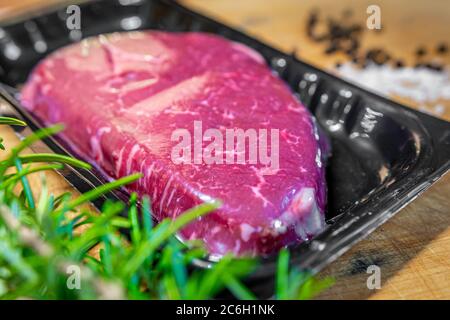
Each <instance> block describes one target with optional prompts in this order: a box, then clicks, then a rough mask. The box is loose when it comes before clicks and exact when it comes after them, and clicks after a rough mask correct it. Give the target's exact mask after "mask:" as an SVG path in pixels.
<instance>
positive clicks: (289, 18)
mask: <svg viewBox="0 0 450 320" xmlns="http://www.w3.org/2000/svg"><path fill="white" fill-rule="evenodd" d="M52 2H53V3H54V2H57V1H42V0H23V1H20V2H15V3H13V2H11V1H4V0H0V20H1V19H5V18H10V17H11V16H12V15H14V14H20V13H23V12H25V11H27V10H30V9H36V8H38V7H41V6H43V5H48V4H49V3H52ZM65 2H66V3H67V1H65ZM181 2H182V3H183V4H185V5H187V6H189V7H191V8H194V9H196V10H198V11H201V12H203V13H205V14H206V15H209V16H211V17H214V18H216V19H218V20H221V21H223V22H225V23H227V24H229V25H232V26H234V27H236V28H239V29H241V30H243V31H245V32H248V33H249V34H251V35H252V36H255V37H257V38H259V39H261V40H263V41H265V42H267V43H268V44H270V45H272V46H275V47H277V48H279V49H281V50H284V51H286V52H292V51H293V50H295V51H296V53H297V55H298V57H299V58H300V59H303V60H305V61H307V62H309V63H311V64H313V65H316V66H318V67H320V68H323V69H326V70H328V71H330V72H334V69H333V68H334V65H335V63H336V62H337V61H344V59H345V57H344V56H342V55H326V54H324V47H323V45H321V44H317V43H314V42H312V41H310V40H309V39H308V38H307V37H306V29H305V19H306V17H307V15H308V13H309V12H310V10H312V9H313V8H316V9H319V10H320V12H321V14H324V15H331V16H338V15H340V14H341V13H342V12H343V11H344V10H345V9H348V8H351V9H352V11H353V13H354V17H355V18H356V19H360V21H365V19H366V18H367V14H366V8H367V6H368V5H369V4H372V1H365V0H360V1H350V0H343V1H332V0H315V1H313V0H309V1H306V0H305V1H299V0H270V1H269V0H267V1H261V0H240V1H237V0H183V1H181ZM377 5H379V6H380V8H381V13H382V25H383V28H382V32H378V33H376V32H365V34H364V38H363V41H362V45H363V47H367V48H370V47H373V46H376V47H382V48H387V49H389V52H390V53H392V54H394V55H395V56H396V57H399V58H402V59H404V60H405V61H406V62H407V63H413V62H414V61H415V57H414V51H415V50H416V48H417V46H419V45H423V46H425V47H429V48H432V47H434V46H435V45H436V44H437V43H438V42H441V41H449V40H450V39H449V33H448V30H449V27H450V1H446V0H436V1H418V0H415V1H407V0H397V1H387V0H383V1H381V0H380V1H377ZM443 62H444V63H445V64H446V65H447V67H448V66H449V65H450V57H449V55H448V54H447V56H445V57H444V58H443ZM392 99H394V100H397V101H399V102H402V103H404V104H407V105H409V106H411V107H413V108H417V107H418V105H417V103H415V102H414V101H410V100H408V99H404V98H400V97H392ZM440 103H441V104H442V105H443V106H444V112H443V113H441V114H439V116H441V117H442V118H444V119H446V120H450V101H440ZM0 136H2V137H4V138H5V142H6V143H5V145H6V147H7V148H11V147H12V146H14V145H15V144H17V142H18V140H17V138H16V136H15V135H14V133H13V132H12V131H11V130H10V129H9V128H7V127H0ZM47 176H48V177H49V178H48V179H49V183H48V184H49V188H50V190H51V191H53V192H55V193H57V194H60V193H62V192H65V191H68V190H71V187H70V186H69V185H68V184H67V182H66V181H65V180H63V179H62V178H60V176H59V175H57V174H56V173H54V172H50V173H48V174H47ZM39 181H40V179H38V178H37V177H36V178H34V179H33V181H32V184H33V185H36V186H38V185H39V183H40V182H39ZM449 196H450V175H447V176H446V177H444V178H442V179H441V180H440V181H438V182H437V183H436V184H435V185H433V186H432V187H431V188H430V189H429V190H427V191H426V192H425V193H424V194H423V195H422V196H420V197H419V198H418V199H416V200H415V201H414V202H413V203H411V204H410V205H408V206H407V207H406V208H404V209H403V210H401V211H400V212H399V213H398V214H397V215H396V216H395V217H394V218H392V219H391V220H389V221H388V222H387V223H385V224H384V225H383V226H381V227H380V228H378V229H377V230H376V231H375V232H373V233H372V234H371V235H370V236H369V237H368V238H366V239H365V240H363V241H361V242H359V243H358V244H357V245H356V246H354V247H353V248H352V249H351V250H350V251H348V252H347V253H345V254H344V255H343V256H342V257H341V258H339V259H338V260H337V261H335V262H333V263H332V264H330V265H329V267H327V268H326V269H325V270H323V271H322V272H321V273H320V276H325V275H331V276H333V277H335V279H336V283H335V285H334V286H333V287H332V288H330V289H329V290H327V291H326V292H324V293H322V294H321V295H320V296H319V297H318V298H319V299H450V197H449ZM373 264H375V265H378V266H379V267H380V268H381V289H376V290H369V289H368V288H367V284H366V281H367V278H368V276H369V274H367V272H366V271H367V267H368V266H370V265H373Z"/></svg>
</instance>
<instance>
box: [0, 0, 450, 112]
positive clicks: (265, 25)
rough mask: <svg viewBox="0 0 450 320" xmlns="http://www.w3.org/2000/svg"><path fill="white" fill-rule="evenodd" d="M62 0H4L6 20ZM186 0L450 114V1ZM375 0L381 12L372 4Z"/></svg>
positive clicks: (404, 99) (310, 58)
mask: <svg viewBox="0 0 450 320" xmlns="http://www.w3.org/2000/svg"><path fill="white" fill-rule="evenodd" d="M123 1H129V2H130V1H131V2H132V1H138V0H123ZM58 2H59V3H61V2H63V3H72V2H74V1H72V2H71V1H57V0H46V1H43V0H21V1H16V2H14V1H9V0H0V20H5V19H11V17H13V16H15V15H17V14H21V13H24V12H27V11H30V10H31V11H33V10H36V9H39V8H42V6H43V5H44V6H45V5H51V4H54V3H58ZM75 2H80V1H75ZM179 2H180V3H182V4H184V5H186V6H188V7H191V8H193V9H196V10H198V11H201V12H202V13H204V14H206V15H208V16H211V17H213V18H215V19H217V20H220V21H222V22H224V23H226V24H228V25H232V26H234V27H235V28H238V29H240V30H242V31H245V32H247V33H249V34H251V35H253V36H255V37H257V38H259V39H261V40H263V41H264V42H267V43H268V44H270V45H272V46H275V47H277V48H279V49H281V50H283V51H285V52H292V53H295V54H296V56H297V57H298V58H299V59H301V60H304V61H306V62H308V63H310V64H313V65H315V66H317V67H319V68H322V69H326V70H328V71H329V72H333V73H336V74H338V75H340V76H342V77H345V78H347V79H348V80H351V81H354V82H356V83H359V84H360V85H364V86H366V87H368V88H370V89H372V90H374V91H376V92H378V93H379V94H383V95H386V96H389V97H392V98H393V99H394V100H396V101H398V102H401V103H403V104H407V105H409V106H412V107H414V108H417V109H419V110H421V111H423V112H428V113H430V114H433V115H435V116H438V117H441V118H444V119H446V120H450V82H449V77H448V69H449V65H450V52H449V51H450V50H449V45H450V36H449V30H450V1H448V0H433V1H426V0H414V1H408V0H396V1H387V0H381V1H377V2H376V3H374V2H373V1H370V0H358V1H350V0H340V1H334V0H314V1H300V0H267V1H260V0H239V1H238V0H180V1H179ZM373 5H376V6H377V7H378V9H379V12H375V11H371V10H370V8H371V7H370V6H373ZM368 10H369V12H368ZM377 13H379V20H380V22H381V25H380V27H381V28H380V29H373V30H371V29H369V28H368V26H367V22H368V20H369V22H370V21H371V22H374V20H373V19H374V15H373V14H377ZM373 62H375V63H373Z"/></svg>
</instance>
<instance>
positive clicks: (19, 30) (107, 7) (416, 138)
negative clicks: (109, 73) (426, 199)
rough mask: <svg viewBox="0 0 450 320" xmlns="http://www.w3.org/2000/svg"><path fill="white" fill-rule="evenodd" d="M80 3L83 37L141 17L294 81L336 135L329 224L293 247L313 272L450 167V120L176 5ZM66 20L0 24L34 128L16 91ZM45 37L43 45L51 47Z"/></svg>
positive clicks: (264, 274) (46, 17) (8, 93)
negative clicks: (198, 36) (255, 59)
mask: <svg viewBox="0 0 450 320" xmlns="http://www.w3.org/2000/svg"><path fill="white" fill-rule="evenodd" d="M80 8H81V31H82V36H83V38H84V37H88V36H93V35H97V34H100V33H109V32H115V31H123V30H124V27H125V28H126V27H127V24H124V23H123V21H126V20H124V19H127V18H130V17H134V18H133V19H134V21H135V22H136V21H138V22H139V23H137V24H136V25H138V29H160V30H166V31H204V32H211V33H215V34H219V35H222V36H224V37H226V38H229V39H231V40H234V41H238V42H241V43H244V44H246V45H247V46H250V47H252V48H254V49H255V50H257V51H258V52H260V53H261V54H262V55H263V56H264V57H265V59H266V60H267V62H268V63H269V64H270V65H271V66H272V68H273V70H274V71H275V72H277V73H278V74H279V76H280V77H281V78H282V79H284V80H285V81H286V82H287V83H288V84H289V85H290V87H291V88H292V90H293V92H294V93H295V94H296V95H298V97H299V98H300V100H301V101H302V102H303V103H304V104H305V105H306V106H307V107H308V108H309V109H310V110H311V112H312V113H313V114H314V115H315V117H316V119H317V121H318V123H319V124H320V125H321V127H322V128H323V129H324V131H325V132H326V133H327V134H328V136H329V137H330V138H331V139H330V140H331V143H332V150H333V152H332V157H331V158H330V161H329V163H328V167H327V182H328V189H329V195H328V198H329V201H328V209H327V220H328V223H329V226H328V227H327V229H326V230H325V231H323V232H322V233H321V234H319V235H318V236H316V237H315V238H314V239H312V240H311V241H308V242H305V243H302V244H299V245H296V246H294V247H293V248H292V249H291V255H292V264H294V265H296V266H298V267H301V268H303V269H305V270H308V271H310V272H311V273H316V272H318V271H319V270H320V269H322V268H323V267H324V266H325V265H327V264H328V263H330V262H331V261H333V260H335V259H336V258H337V257H339V256H340V255H342V254H343V253H344V252H345V251H347V250H348V249H349V248H350V247H351V246H352V245H354V244H355V243H356V242H357V241H358V240H361V239H363V238H364V237H366V236H367V235H368V234H369V233H370V232H372V231H373V230H374V229H375V228H376V227H378V226H380V225H381V224H382V223H383V222H385V221H386V220H388V219H389V218H390V217H392V216H393V215H394V214H395V213H396V212H398V211H399V210H400V209H401V208H403V207H404V206H406V205H407V204H408V203H409V202H411V201H412V200H413V199H414V198H416V197H417V196H418V195H419V194H420V193H422V192H423V191H424V190H426V189H427V188H428V187H429V186H431V184H432V183H434V182H435V181H436V180H437V179H439V178H440V177H441V176H442V175H444V174H445V173H446V172H447V171H448V170H449V168H450V123H448V122H445V121H442V120H439V119H436V118H434V117H431V116H429V115H426V114H423V113H420V112H417V111H414V110H412V109H409V108H407V107H404V106H402V105H400V104H397V103H395V102H392V101H390V100H387V99H385V98H383V97H380V96H377V95H375V94H373V93H370V92H368V91H365V90H363V89H361V88H359V87H357V86H355V85H353V84H350V83H347V82H345V81H343V80H341V79H339V78H336V77H334V76H332V75H330V74H328V73H326V72H323V71H321V70H318V69H317V68H315V67H313V66H311V65H308V64H306V63H304V62H301V61H299V60H297V59H296V58H295V57H293V56H291V55H289V54H285V53H282V52H280V51H278V50H276V49H273V48H271V47H269V46H267V45H265V44H263V43H261V42H259V41H257V40H255V39H253V38H251V37H249V36H247V35H245V34H243V33H241V32H239V31H237V30H234V29H232V28H229V27H227V26H225V25H223V24H220V23H218V22H216V21H214V20H211V19H209V18H206V17H204V16H202V15H199V14H198V13H195V12H192V11H190V10H188V9H186V8H184V7H182V6H180V5H178V4H176V3H174V2H171V1H164V0H141V1H128V2H126V1H90V2H86V3H83V4H80ZM66 17H67V14H66V7H61V6H60V7H55V8H53V9H50V10H48V11H47V12H45V13H39V14H36V15H33V16H27V17H23V18H20V19H18V20H16V21H12V22H9V23H6V24H3V25H2V26H1V27H0V82H2V84H1V85H0V94H1V96H2V97H3V98H4V99H5V100H7V101H8V102H9V103H11V105H12V106H13V107H14V109H15V110H16V112H18V113H19V114H20V115H21V116H22V117H23V118H24V120H26V121H27V122H28V123H29V124H30V127H31V128H32V129H37V128H40V127H41V122H40V121H39V119H36V118H34V117H33V115H32V114H30V113H28V112H27V111H26V110H25V109H24V108H22V107H21V105H20V103H19V102H18V99H17V93H18V90H17V88H18V87H20V85H21V84H23V83H24V81H26V79H27V77H28V75H29V73H30V72H31V70H32V68H33V67H34V66H35V65H36V63H37V62H38V61H39V60H40V59H42V58H43V57H44V56H45V55H47V54H48V53H49V52H51V51H53V50H55V49H57V48H60V47H62V46H64V45H67V44H69V43H71V38H70V37H69V32H70V30H68V29H67V28H66V20H65V19H66ZM128 25H129V24H128ZM39 41H43V42H44V43H45V47H46V50H45V51H44V52H40V51H39V49H41V51H42V43H41V44H40V45H38V44H37V43H38V42H39ZM12 53H13V54H12ZM280 62H282V63H280ZM45 143H46V145H47V147H49V148H50V149H52V150H53V151H54V152H57V153H62V154H68V155H74V154H73V152H71V151H70V147H69V146H67V145H65V144H64V142H63V141H60V140H58V139H57V138H56V139H54V138H49V139H46V140H45ZM74 156H76V155H74ZM62 174H63V175H64V176H65V177H66V179H67V180H68V181H69V182H70V183H71V184H73V185H74V186H75V187H76V188H77V189H79V190H80V191H82V192H84V191H87V190H89V189H91V188H95V187H96V186H98V185H100V184H102V183H104V181H105V177H103V176H102V175H101V173H100V172H98V171H95V170H94V171H92V172H88V171H86V170H80V169H74V168H69V170H66V171H63V172H62ZM106 197H112V198H119V199H125V194H124V192H123V190H122V191H117V192H112V193H110V194H108V195H107V196H106ZM104 199H105V198H102V199H99V200H98V201H97V202H96V203H95V205H97V206H101V204H102V202H103V201H104ZM208 263H210V262H208V261H199V262H198V263H197V265H198V266H200V267H202V266H207V265H208ZM274 270H275V257H269V258H264V259H263V263H262V264H261V267H260V268H259V269H258V270H256V271H255V273H254V274H252V276H251V277H250V280H249V282H250V283H251V284H252V285H253V286H254V288H255V289H256V290H257V292H258V293H259V295H260V296H261V297H268V296H270V295H271V293H272V288H273V286H272V284H273V283H272V278H273V277H272V276H273V274H274Z"/></svg>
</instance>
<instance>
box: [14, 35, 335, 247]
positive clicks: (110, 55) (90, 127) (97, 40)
mask: <svg viewBox="0 0 450 320" xmlns="http://www.w3.org/2000/svg"><path fill="white" fill-rule="evenodd" d="M21 102H22V104H23V105H24V106H25V107H27V108H28V109H29V110H30V111H31V112H32V113H33V114H35V115H36V116H38V117H39V118H40V119H42V120H43V121H44V122H45V123H46V124H47V125H49V124H52V123H63V124H64V125H65V127H66V129H65V131H64V133H63V137H64V139H65V140H66V141H67V143H68V144H69V145H70V146H71V148H72V149H74V150H76V151H77V153H78V154H81V155H83V156H84V158H86V159H90V160H91V162H93V164H95V165H96V166H97V167H99V168H100V169H101V170H103V171H104V172H106V173H107V174H108V176H110V177H113V178H119V177H122V176H125V175H128V174H131V173H134V172H141V173H142V174H143V178H141V179H140V180H139V181H138V182H137V183H136V184H134V185H132V186H131V187H130V188H129V189H130V190H133V191H137V192H138V193H139V194H140V195H141V196H143V195H149V196H150V198H151V200H152V204H153V208H152V209H153V212H154V214H155V215H156V217H157V219H158V220H160V219H163V218H166V217H171V218H173V217H176V216H178V215H179V214H181V213H182V212H184V211H186V210H188V209H190V208H192V207H194V206H195V205H198V204H200V203H202V202H204V201H212V200H216V199H217V200H220V201H221V202H222V203H223V205H222V207H221V208H220V209H218V210H216V212H213V213H211V214H209V215H207V216H205V217H202V218H201V219H199V220H198V221H196V222H194V223H191V224H190V225H189V226H187V227H186V228H185V229H184V230H182V232H181V234H182V236H183V238H185V239H201V240H203V241H204V242H205V244H206V245H207V247H208V249H209V251H210V253H212V254H215V255H223V254H226V253H230V252H231V253H234V254H251V255H258V254H267V253H271V252H273V251H275V250H276V249H279V248H280V247H282V246H284V245H288V244H291V243H293V242H296V241H302V240H308V239H309V238H310V237H312V236H314V235H316V234H317V233H318V232H320V231H322V229H323V228H324V226H325V215H324V212H325V202H326V185H325V164H324V159H323V158H324V156H323V155H324V152H322V150H321V149H320V147H319V145H320V144H319V141H318V140H319V134H318V129H317V128H316V126H315V123H314V121H313V120H312V117H311V114H310V113H309V111H308V110H307V109H306V108H305V107H304V106H303V105H302V104H301V103H300V102H299V101H298V99H297V98H296V97H294V95H293V93H292V92H291V91H290V88H289V87H288V86H287V85H286V84H285V83H284V82H283V81H282V80H281V79H279V78H278V77H277V76H276V75H274V74H273V73H272V72H271V70H270V68H269V67H268V66H267V64H266V63H265V61H264V58H263V57H262V56H260V55H259V54H258V53H256V52H254V51H253V50H252V49H250V48H248V47H246V46H245V45H243V44H239V43H236V42H232V41H229V40H226V39H224V38H222V37H219V36H215V35H210V34H206V33H168V32H155V31H149V32H128V33H113V34H107V35H100V36H98V37H92V38H88V39H85V40H83V41H82V42H80V43H77V44H74V45H71V46H68V47H65V48H63V49H59V50H58V51H56V52H54V53H53V54H51V55H50V56H49V57H47V58H46V59H44V60H43V61H42V62H41V63H40V64H39V65H38V66H37V68H36V69H35V70H34V71H33V72H32V73H31V76H30V78H29V80H28V82H27V83H26V85H25V86H24V88H23V90H22V97H21Z"/></svg>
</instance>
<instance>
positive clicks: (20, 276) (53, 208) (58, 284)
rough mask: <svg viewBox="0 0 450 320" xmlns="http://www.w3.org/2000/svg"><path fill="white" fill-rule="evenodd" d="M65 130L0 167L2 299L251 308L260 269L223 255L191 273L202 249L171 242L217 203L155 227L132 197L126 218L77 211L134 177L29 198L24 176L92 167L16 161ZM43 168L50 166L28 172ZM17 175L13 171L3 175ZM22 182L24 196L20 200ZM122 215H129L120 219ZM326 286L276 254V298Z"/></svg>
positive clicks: (116, 210)
mask: <svg viewBox="0 0 450 320" xmlns="http://www.w3.org/2000/svg"><path fill="white" fill-rule="evenodd" d="M0 124H8V125H25V123H23V122H22V121H20V120H16V119H13V118H6V117H0ZM61 130H62V126H53V127H51V128H48V129H43V130H39V131H37V132H36V133H34V134H32V135H30V136H29V137H27V138H25V139H24V140H22V141H21V143H20V144H19V145H18V146H17V147H15V148H14V149H12V150H11V152H9V153H8V155H7V157H6V159H5V160H3V161H1V162H0V298H3V299H16V298H24V297H26V298H34V299H211V298H214V297H216V296H217V294H218V293H219V292H221V291H222V290H223V289H224V288H227V289H228V290H229V291H230V292H231V293H232V294H234V295H235V296H236V298H239V299H256V296H255V294H254V293H253V292H252V291H251V290H250V289H249V288H247V287H246V286H245V285H244V284H243V283H242V281H241V280H242V279H243V278H245V276H246V275H248V274H249V273H250V272H252V270H254V269H255V268H256V266H257V264H258V261H257V260H255V259H242V258H241V259H237V258H233V257H232V256H228V255H227V256H225V257H223V258H222V259H221V260H220V261H219V262H218V263H216V264H214V265H213V266H212V267H211V268H209V269H199V268H197V269H194V270H192V268H190V267H189V266H190V265H191V263H192V262H193V260H194V259H199V258H202V257H204V256H205V254H206V252H205V250H204V248H203V246H202V245H201V243H199V242H198V241H196V242H189V243H187V244H183V243H181V242H180V241H178V240H177V239H176V237H175V235H176V233H177V232H178V231H179V230H180V229H182V228H183V227H184V226H186V225H187V224H189V223H190V222H192V221H194V220H195V219H197V218H198V217H200V216H203V215H206V214H208V213H210V212H212V211H214V210H216V209H217V208H219V207H220V205H221V204H220V203H219V202H213V203H204V204H201V205H199V206H197V207H195V208H193V209H191V210H188V211H186V212H185V213H183V214H181V215H180V216H179V217H178V218H176V219H174V220H169V219H165V220H163V221H161V222H159V223H158V224H156V225H153V222H152V218H151V217H152V210H151V201H150V198H148V197H143V198H142V199H138V197H137V195H136V194H132V195H131V198H130V201H129V204H128V208H127V209H126V206H125V205H124V204H123V203H121V202H112V201H106V202H105V203H104V205H103V208H102V210H101V212H100V213H99V214H94V213H91V212H88V211H84V210H81V209H80V205H82V204H85V203H88V202H90V201H92V200H95V199H96V198H98V197H99V196H101V195H103V194H105V193H107V192H109V191H111V190H113V189H116V188H120V187H122V186H124V185H127V184H129V183H132V182H134V181H136V180H137V179H139V178H140V177H141V175H140V174H134V175H131V176H128V177H124V178H121V179H118V180H116V181H113V182H111V183H108V184H105V185H102V186H100V187H98V188H96V189H93V190H91V191H89V192H86V193H84V194H82V195H79V196H77V197H74V196H73V195H72V194H70V193H66V194H62V195H59V196H55V195H53V194H51V193H49V192H48V190H47V187H46V185H45V179H43V180H42V187H41V188H40V195H39V197H38V198H35V197H36V195H37V194H38V192H33V191H37V190H33V187H32V186H31V185H30V183H29V181H28V176H29V175H30V174H35V173H38V172H43V171H46V170H59V169H61V168H63V167H64V166H65V165H70V166H76V167H81V168H84V169H89V168H90V165H89V164H87V163H85V162H83V161H80V160H77V159H73V158H71V157H66V156H63V155H58V154H21V152H22V151H23V150H25V149H26V148H27V147H29V146H30V145H31V144H32V143H34V142H36V141H38V140H40V139H42V138H45V137H48V136H50V135H52V134H55V133H58V132H60V131H61ZM2 147H3V145H2V144H1V140H0V148H2ZM42 162H44V163H48V162H49V163H50V164H40V165H33V166H30V164H36V163H42ZM13 167H15V169H16V170H15V171H14V172H12V173H9V172H10V171H7V170H8V169H9V168H13ZM7 172H8V174H7ZM19 183H20V184H21V186H22V191H19V192H17V188H15V187H16V185H17V184H19ZM139 200H140V204H141V206H140V210H138V206H137V203H138V202H139ZM124 211H125V212H126V213H127V216H121V214H122V213H124ZM80 228H83V229H84V231H83V232H80V231H79V229H80ZM124 229H125V230H128V231H129V234H130V235H131V237H130V239H128V238H127V237H126V236H125V235H124V233H123V232H122V231H123V230H124ZM97 249H99V250H97ZM96 252H97V253H96ZM77 270H78V273H73V274H72V272H74V271H77ZM77 276H78V278H77ZM329 285H330V282H329V281H328V280H326V281H318V280H316V279H314V278H312V277H310V276H309V275H308V274H307V273H305V272H302V271H301V270H297V269H295V268H292V269H291V270H289V252H288V251H287V250H286V249H284V250H282V251H281V252H280V255H279V260H278V270H277V276H276V288H275V297H276V298H278V299H297V298H300V299H308V298H311V297H312V296H313V295H315V294H317V293H318V292H319V291H321V290H323V289H324V288H325V287H327V286H329Z"/></svg>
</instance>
